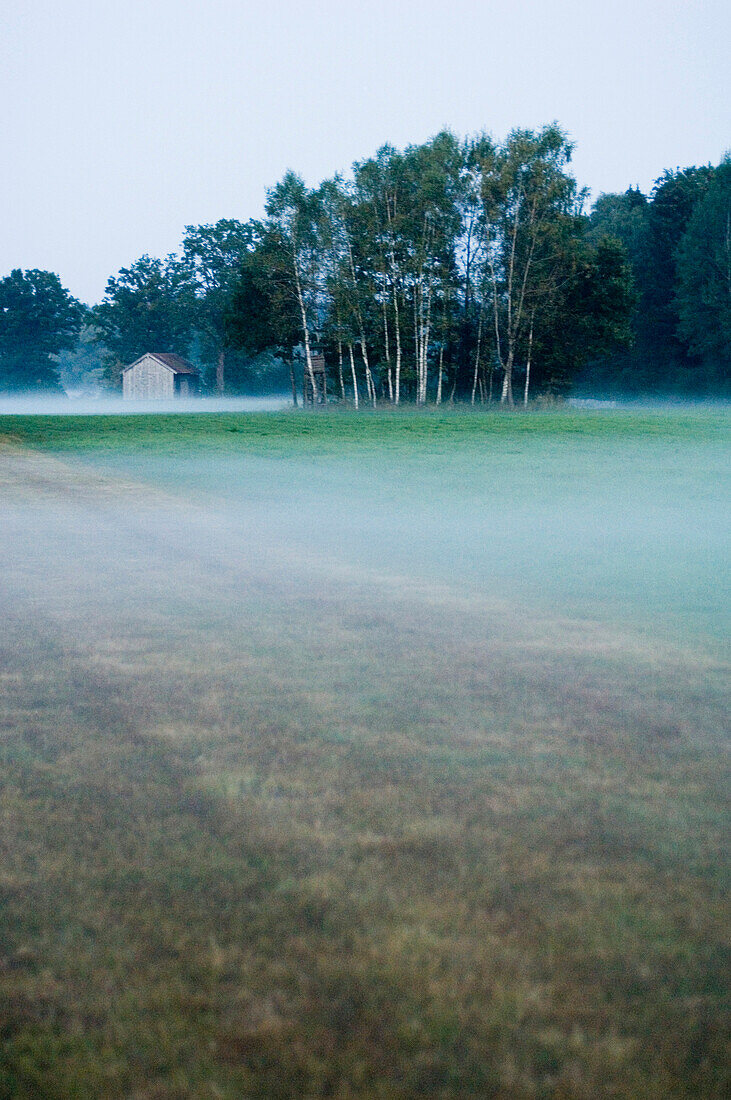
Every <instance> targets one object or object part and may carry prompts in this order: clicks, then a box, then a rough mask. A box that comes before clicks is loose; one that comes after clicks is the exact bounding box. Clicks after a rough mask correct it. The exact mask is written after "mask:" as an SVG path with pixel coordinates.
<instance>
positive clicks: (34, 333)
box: [0, 268, 86, 392]
mask: <svg viewBox="0 0 731 1100" xmlns="http://www.w3.org/2000/svg"><path fill="white" fill-rule="evenodd" d="M85 314H86V308H85V307H84V306H83V305H82V304H81V303H80V302H77V301H76V299H75V298H73V297H72V296H71V295H70V294H69V292H68V291H67V290H66V289H65V288H64V287H63V286H62V285H61V280H60V279H59V277H58V275H55V274H54V273H53V272H51V271H38V270H35V269H33V270H30V271H21V270H20V268H16V269H15V270H14V271H11V272H10V274H9V275H7V276H6V277H5V278H4V279H0V389H2V390H5V391H20V390H50V391H56V392H58V391H60V389H61V386H60V384H59V377H58V363H57V362H56V361H55V359H54V357H56V356H58V355H60V354H61V352H63V351H67V350H71V349H72V348H74V347H75V346H76V342H77V338H78V334H79V330H80V329H81V325H82V323H83V320H84V316H85Z"/></svg>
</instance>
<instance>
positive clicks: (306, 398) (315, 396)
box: [302, 355, 327, 405]
mask: <svg viewBox="0 0 731 1100" xmlns="http://www.w3.org/2000/svg"><path fill="white" fill-rule="evenodd" d="M311 362H312V374H313V376H314V379H315V390H314V393H313V390H312V378H310V372H309V370H308V369H307V360H306V359H305V361H304V374H303V378H302V403H303V405H327V374H326V373H325V356H324V355H313V356H312V358H311Z"/></svg>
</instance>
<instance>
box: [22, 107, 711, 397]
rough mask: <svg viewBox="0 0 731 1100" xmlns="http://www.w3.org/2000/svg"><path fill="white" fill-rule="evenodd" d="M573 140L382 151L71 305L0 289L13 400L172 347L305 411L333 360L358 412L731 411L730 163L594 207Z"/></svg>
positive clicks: (542, 138) (84, 383)
mask: <svg viewBox="0 0 731 1100" xmlns="http://www.w3.org/2000/svg"><path fill="white" fill-rule="evenodd" d="M571 156H572V143H571V141H570V140H569V138H568V136H567V134H566V133H565V132H564V131H563V130H562V128H561V127H560V126H558V125H557V124H555V123H554V124H551V125H548V126H545V127H543V128H542V129H540V130H536V131H529V130H514V131H513V132H511V133H510V134H509V135H508V136H507V138H505V140H503V141H501V142H498V141H495V140H494V139H492V138H491V137H489V136H488V135H487V134H480V135H477V136H474V137H469V138H464V139H463V138H460V137H458V136H456V135H455V134H453V133H451V132H449V131H443V132H441V133H439V134H437V135H436V136H435V137H433V138H432V139H430V140H429V141H427V142H425V143H423V144H418V145H411V146H408V147H407V148H406V149H404V150H401V151H400V150H397V149H395V148H393V147H392V146H390V145H384V146H383V147H382V148H381V149H379V150H378V151H377V153H376V154H375V155H374V156H372V157H370V158H368V159H365V160H362V161H358V162H356V163H355V164H354V165H353V167H352V171H351V172H350V173H349V174H347V175H342V176H341V175H336V176H335V177H333V178H332V179H328V180H325V181H324V182H322V183H321V184H320V185H319V186H317V187H315V188H309V187H308V186H307V185H306V184H305V182H304V180H303V179H302V178H301V177H300V176H299V175H297V174H296V173H295V172H292V171H290V172H287V173H286V174H285V175H284V177H283V178H282V179H281V180H280V181H279V182H278V183H277V184H276V185H275V186H274V187H272V188H271V189H270V190H269V191H268V195H267V203H266V209H265V216H264V217H263V218H262V219H259V220H250V221H248V222H241V221H237V220H235V219H227V218H223V219H221V220H219V221H218V222H216V223H215V224H207V225H198V226H193V225H189V226H187V227H186V228H185V231H184V235H183V239H182V243H181V247H180V249H179V251H178V252H177V253H173V254H170V255H168V256H166V257H163V258H159V257H153V256H149V255H144V256H142V257H141V258H140V259H139V260H137V261H136V262H135V263H133V264H131V265H130V266H129V267H127V268H122V269H121V270H120V271H119V272H118V273H117V274H116V275H113V276H112V277H110V278H109V280H108V283H107V287H106V291H105V294H104V297H103V300H102V301H101V302H100V303H98V304H96V305H93V306H90V307H89V306H86V305H83V304H82V303H80V302H78V301H76V300H75V299H74V298H73V297H72V296H71V294H70V293H69V291H68V290H67V289H66V288H64V286H63V285H62V283H61V280H60V279H59V277H58V275H56V274H55V273H52V272H47V271H39V270H26V271H22V270H20V269H16V270H13V271H12V272H11V273H10V274H9V275H7V276H6V277H5V278H2V279H0V391H4V392H14V391H15V392H17V391H25V392H27V391H34V390H45V391H54V390H55V391H56V392H58V391H59V390H60V389H62V388H63V389H65V390H66V391H68V392H84V391H86V392H88V391H89V390H90V389H93V388H96V389H98V388H105V389H107V390H110V391H112V392H113V391H114V390H117V389H119V380H120V371H121V368H122V367H123V366H124V365H126V364H128V363H131V362H133V361H134V360H135V359H136V358H137V357H139V356H140V355H141V354H143V353H144V352H145V351H151V350H152V351H175V352H177V353H178V354H181V355H184V356H186V357H187V358H189V359H190V360H191V361H193V362H194V363H195V364H196V365H197V366H198V367H199V368H201V370H202V372H203V375H204V378H205V381H206V385H207V387H208V389H209V390H210V391H211V392H218V393H220V394H238V393H254V392H282V391H284V390H285V389H289V387H290V386H291V388H292V395H293V399H294V401H295V403H297V400H298V396H299V397H300V398H301V391H302V387H303V381H304V379H305V378H306V376H307V375H308V374H309V376H310V379H311V381H312V383H313V386H314V379H313V378H312V361H313V356H314V355H315V354H322V355H324V358H325V362H326V365H327V371H328V376H329V380H328V392H329V394H330V396H331V398H332V399H335V400H339V401H341V402H343V403H349V404H353V405H355V406H356V407H359V406H367V405H371V406H375V405H377V404H378V403H387V404H394V405H398V404H401V403H403V402H410V403H414V404H416V405H425V404H441V403H447V402H454V401H459V402H462V403H468V404H473V405H474V404H486V403H492V402H495V403H501V404H506V405H513V404H528V403H529V402H530V401H531V400H533V399H543V400H552V399H556V398H560V397H562V396H564V395H567V394H569V393H571V392H573V393H578V394H583V395H588V396H612V397H614V396H622V395H628V396H636V397H639V396H654V395H657V396H663V395H671V394H676V395H681V396H686V397H695V398H708V397H723V396H726V395H727V392H728V380H729V369H728V368H729V365H731V158H729V156H728V155H727V156H726V157H725V158H724V159H723V160H722V162H721V163H720V164H719V165H718V166H716V167H712V166H711V165H706V166H702V167H687V168H684V169H681V168H678V169H675V170H666V171H665V172H664V173H663V174H662V175H661V176H660V177H659V178H658V179H657V181H656V183H655V185H654V187H653V189H652V191H651V193H650V194H649V195H645V194H643V193H642V192H641V191H640V190H639V189H637V188H632V187H630V188H629V189H628V190H627V191H625V192H624V193H621V194H602V195H600V196H599V197H598V198H597V200H596V201H595V203H594V204H593V206H592V207H591V208H590V209H588V210H587V206H588V194H587V191H586V190H584V189H582V188H580V187H579V185H578V183H577V181H576V180H575V178H574V176H573V175H572V172H571Z"/></svg>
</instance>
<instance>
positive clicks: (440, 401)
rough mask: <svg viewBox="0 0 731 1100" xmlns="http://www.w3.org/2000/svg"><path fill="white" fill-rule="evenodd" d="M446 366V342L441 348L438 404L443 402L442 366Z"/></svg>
mask: <svg viewBox="0 0 731 1100" xmlns="http://www.w3.org/2000/svg"><path fill="white" fill-rule="evenodd" d="M443 366H444V344H442V346H441V347H440V349H439V378H438V379H437V405H441V403H442V368H443Z"/></svg>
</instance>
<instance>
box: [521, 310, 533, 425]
mask: <svg viewBox="0 0 731 1100" xmlns="http://www.w3.org/2000/svg"><path fill="white" fill-rule="evenodd" d="M532 352H533V318H532V317H531V322H530V332H529V334H528V362H527V363H526V365H525V391H524V393H523V406H524V407H525V408H527V407H528V389H529V387H530V360H531V354H532Z"/></svg>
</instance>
